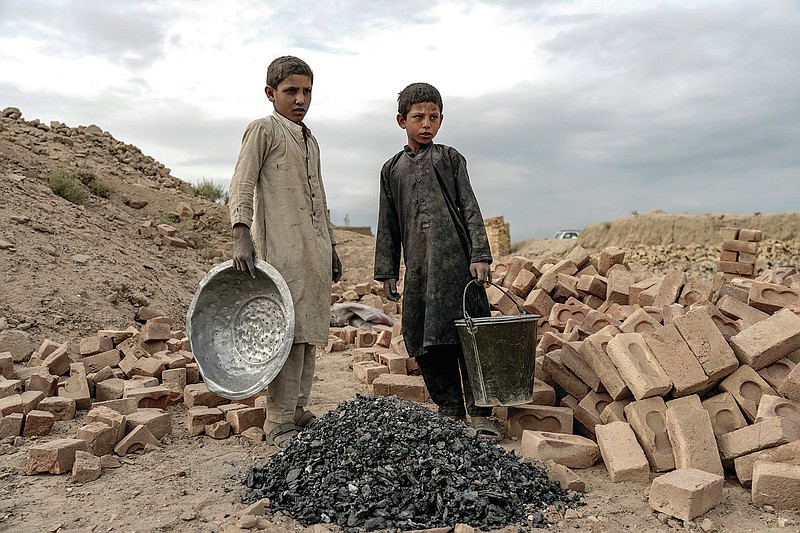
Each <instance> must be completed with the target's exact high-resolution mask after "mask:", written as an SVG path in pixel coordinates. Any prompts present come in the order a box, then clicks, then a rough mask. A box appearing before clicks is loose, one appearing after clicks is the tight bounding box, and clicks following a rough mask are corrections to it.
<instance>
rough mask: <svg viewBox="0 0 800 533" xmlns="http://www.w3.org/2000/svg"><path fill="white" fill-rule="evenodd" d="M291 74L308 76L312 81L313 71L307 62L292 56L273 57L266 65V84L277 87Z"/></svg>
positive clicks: (312, 81)
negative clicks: (267, 65)
mask: <svg viewBox="0 0 800 533" xmlns="http://www.w3.org/2000/svg"><path fill="white" fill-rule="evenodd" d="M293 74H299V75H301V76H308V77H309V78H311V83H314V73H313V72H311V67H309V66H308V63H306V62H305V61H303V60H302V59H300V58H299V57H294V56H281V57H277V58H275V59H274V60H273V61H272V63H270V64H269V67H267V85H269V86H270V87H272V88H273V89H277V88H278V85H279V84H280V83H281V82H282V81H283V80H285V79H286V78H288V77H289V76H291V75H293Z"/></svg>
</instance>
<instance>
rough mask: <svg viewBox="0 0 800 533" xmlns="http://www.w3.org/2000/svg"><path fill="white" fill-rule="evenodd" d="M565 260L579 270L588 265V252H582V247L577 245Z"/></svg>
mask: <svg viewBox="0 0 800 533" xmlns="http://www.w3.org/2000/svg"><path fill="white" fill-rule="evenodd" d="M565 259H566V260H567V261H570V262H571V263H572V264H573V265H575V266H576V267H577V268H578V269H579V270H580V269H582V268H584V267H585V266H586V265H588V264H589V261H590V259H591V256H589V252H587V251H586V250H584V249H583V247H582V246H580V245H578V246H576V247H575V248H573V249H572V250H570V252H569V253H568V254H567V256H566V257H565Z"/></svg>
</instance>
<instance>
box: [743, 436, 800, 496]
mask: <svg viewBox="0 0 800 533" xmlns="http://www.w3.org/2000/svg"><path fill="white" fill-rule="evenodd" d="M759 460H761V461H770V462H774V463H785V464H789V465H795V466H800V440H796V441H793V442H790V443H788V444H784V445H782V446H776V447H775V448H768V449H766V450H761V451H757V452H753V453H749V454H747V455H742V456H741V457H737V458H736V459H735V460H734V461H733V464H734V466H735V467H736V477H737V478H738V479H739V483H741V484H742V486H743V487H749V486H750V484H751V482H752V481H753V466H755V463H756V461H759Z"/></svg>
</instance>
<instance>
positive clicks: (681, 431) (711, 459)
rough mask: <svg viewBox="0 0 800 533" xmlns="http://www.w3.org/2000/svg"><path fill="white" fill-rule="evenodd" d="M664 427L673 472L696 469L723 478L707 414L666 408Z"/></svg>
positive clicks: (709, 418) (689, 408)
mask: <svg viewBox="0 0 800 533" xmlns="http://www.w3.org/2000/svg"><path fill="white" fill-rule="evenodd" d="M698 403H699V398H698ZM666 424H667V435H669V441H670V443H671V444H672V453H673V455H674V457H675V468H678V469H681V468H696V469H698V470H704V471H706V472H710V473H712V474H717V475H719V476H724V475H725V473H724V471H723V469H722V462H721V461H720V458H719V450H717V441H716V439H715V437H714V429H713V428H712V426H711V417H710V415H709V414H708V411H706V410H705V409H703V408H702V406H700V408H694V407H687V406H674V407H668V408H667V416H666Z"/></svg>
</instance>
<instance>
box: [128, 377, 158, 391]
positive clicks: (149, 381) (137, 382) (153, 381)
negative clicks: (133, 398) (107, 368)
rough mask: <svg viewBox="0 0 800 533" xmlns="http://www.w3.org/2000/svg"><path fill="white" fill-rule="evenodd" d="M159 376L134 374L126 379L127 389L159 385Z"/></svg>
mask: <svg viewBox="0 0 800 533" xmlns="http://www.w3.org/2000/svg"><path fill="white" fill-rule="evenodd" d="M158 385H159V381H158V378H154V377H151V376H133V377H132V378H131V379H126V380H125V390H126V391H128V390H133V389H141V388H142V387H158Z"/></svg>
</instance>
